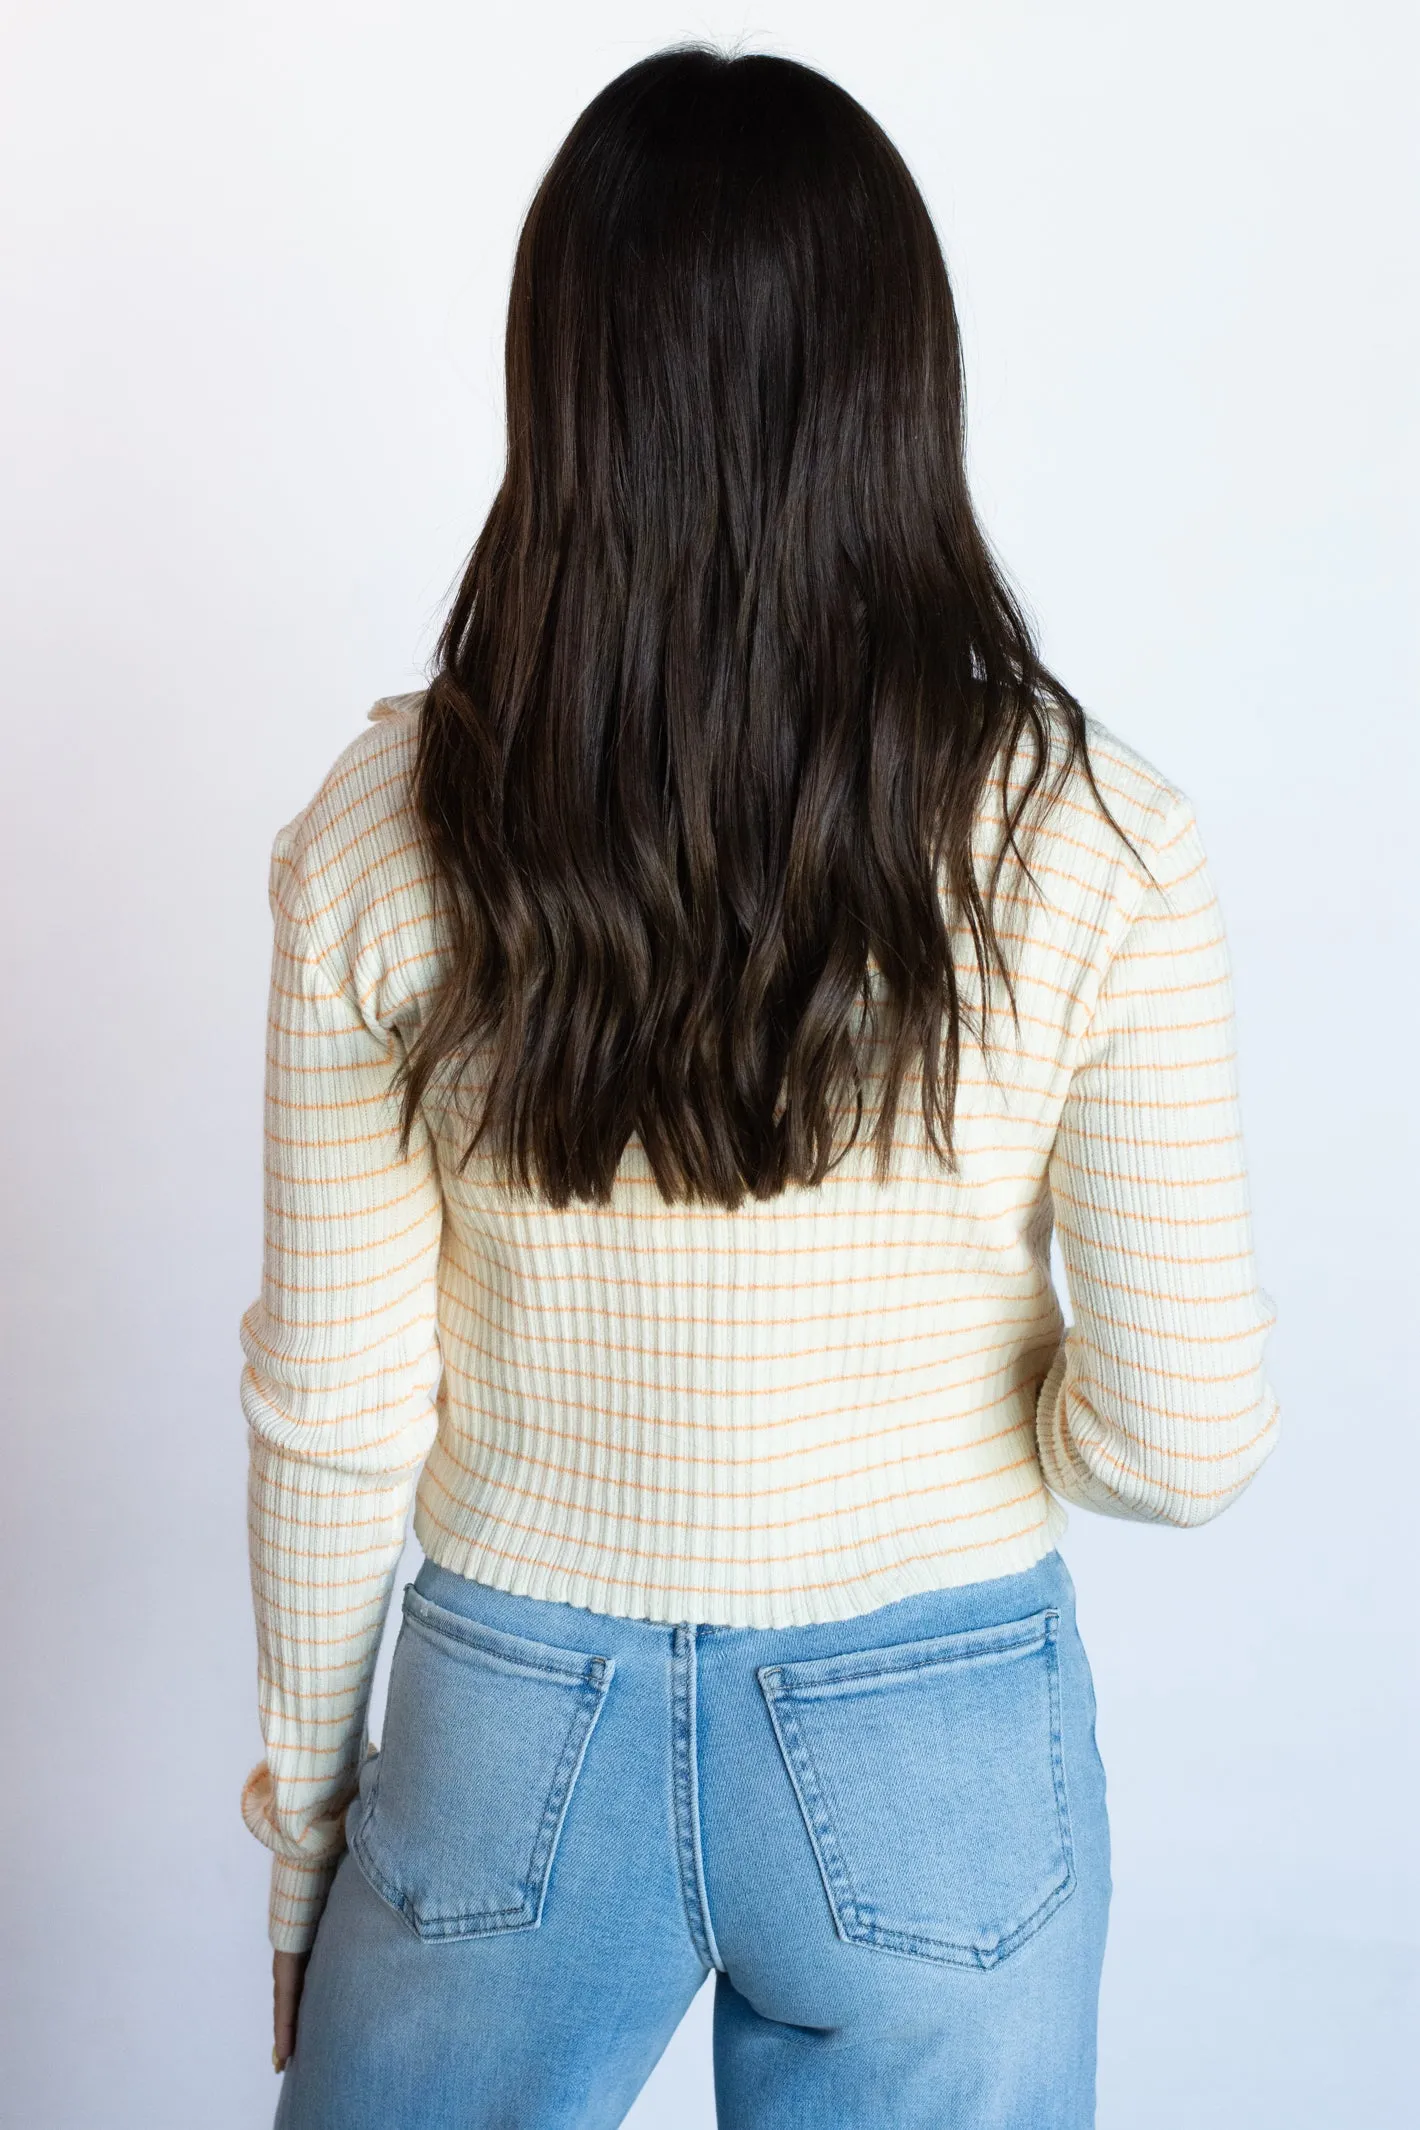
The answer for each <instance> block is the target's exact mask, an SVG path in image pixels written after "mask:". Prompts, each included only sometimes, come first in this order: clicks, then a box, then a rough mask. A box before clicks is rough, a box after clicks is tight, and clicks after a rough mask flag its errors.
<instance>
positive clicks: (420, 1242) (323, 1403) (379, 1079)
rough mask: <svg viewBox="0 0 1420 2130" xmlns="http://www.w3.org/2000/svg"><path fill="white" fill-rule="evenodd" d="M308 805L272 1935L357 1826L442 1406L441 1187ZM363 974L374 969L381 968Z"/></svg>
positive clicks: (280, 1390)
mask: <svg viewBox="0 0 1420 2130" xmlns="http://www.w3.org/2000/svg"><path fill="white" fill-rule="evenodd" d="M297 827H298V823H293V824H291V825H290V826H289V827H288V828H286V829H283V830H282V832H281V834H280V835H279V836H278V837H277V839H276V843H275V845H274V847H273V850H272V859H271V878H270V901H271V910H272V916H273V919H274V923H275V939H274V946H273V954H272V965H271V986H270V1004H269V1012H268V1027H267V1062H266V1094H265V1184H266V1193H265V1241H264V1251H263V1265H262V1284H261V1294H260V1297H259V1299H258V1300H256V1301H254V1302H253V1303H252V1304H251V1306H250V1308H249V1309H248V1310H247V1311H246V1313H245V1314H244V1316H243V1317H242V1321H241V1332H240V1339H241V1347H242V1352H243V1354H244V1356H245V1366H244V1367H243V1369H242V1372H241V1403H242V1408H243V1411H244V1413H245V1415H246V1419H247V1423H248V1427H249V1431H250V1433H249V1442H250V1465H249V1488H248V1506H249V1519H250V1561H251V1586H252V1597H253V1603H254V1606H255V1613H256V1634H257V1658H258V1683H259V1699H260V1716H261V1730H262V1736H263V1739H264V1741H265V1747H266V1756H265V1759H264V1760H263V1761H262V1763H261V1764H260V1766H258V1767H257V1768H255V1769H254V1770H253V1771H252V1774H251V1775H250V1776H249V1777H248V1779H247V1783H246V1787H245V1790H244V1792H243V1796H242V1809H243V1814H244V1817H245V1819H246V1823H247V1825H248V1826H249V1827H250V1828H251V1830H252V1832H253V1833H254V1834H256V1835H257V1836H258V1837H259V1839H260V1840H262V1841H263V1842H265V1843H266V1845H267V1846H268V1848H270V1849H271V1850H272V1851H274V1864H273V1871H272V1887H271V1910H270V1935H271V1941H272V1944H273V1945H274V1946H276V1947H277V1949H278V1950H282V1951H290V1952H302V1951H304V1950H305V1949H306V1948H307V1947H308V1946H309V1944H310V1943H311V1941H312V1939H313V1938H314V1935H315V1929H316V1924H317V1922H318V1921H319V1918H320V1913H321V1909H322V1907H323V1906H324V1902H325V1897H326V1894H327V1892H328V1891H329V1887H330V1881H331V1879H332V1877H333V1875H334V1870H335V1866H336V1864H337V1862H338V1861H339V1857H340V1853H341V1850H342V1848H343V1846H344V1811H345V1807H346V1805H347V1804H348V1803H349V1801H350V1798H351V1797H352V1795H353V1794H354V1791H355V1787H356V1784H357V1781H358V1777H359V1770H360V1766H361V1763H362V1761H363V1759H364V1755H365V1750H366V1715H367V1708H368V1702H369V1694H370V1683H371V1677H372V1674H373V1670H374V1664H375V1659H376V1655H377V1653H378V1649H379V1642H380V1635H381V1630H382V1628H383V1625H384V1619H385V1613H386V1610H387V1608H388V1605H389V1599H390V1592H391V1588H392V1585H393V1581H394V1575H395V1570H396V1568H397V1566H398V1562H399V1558H400V1554H401V1551H402V1548H403V1543H404V1532H405V1525H406V1520H407V1516H408V1511H409V1506H410V1499H411V1496H412V1494H413V1490H414V1484H415V1480H416V1478H417V1475H418V1470H419V1467H420V1465H421V1463H422V1462H423V1459H424V1456H425V1453H426V1451H427V1450H428V1448H429V1445H430V1443H431V1441H432V1439H433V1436H434V1433H435V1427H436V1413H435V1398H436V1394H437V1387H438V1380H439V1375H440V1367H441V1362H440V1352H439V1343H438V1329H437V1282H438V1261H439V1250H440V1241H441V1231H442V1197H441V1191H440V1185H439V1179H438V1172H437V1167H436V1163H435V1158H434V1153H433V1148H432V1144H431V1141H430V1138H429V1135H428V1131H427V1128H426V1126H425V1124H424V1120H423V1119H422V1117H421V1118H416V1120H415V1129H414V1132H413V1134H412V1136H411V1140H410V1148H409V1157H408V1159H407V1160H406V1159H403V1158H401V1156H400V1153H399V1148H398V1115H399V1104H398V1099H397V1097H396V1096H395V1094H393V1093H392V1092H391V1091H390V1079H391V1074H392V1070H393V1067H394V1065H395V1061H396V1054H397V1046H398V1044H399V1042H400V1037H399V1033H398V1030H397V1029H394V1028H385V1027H383V1026H381V1025H380V1023H379V1021H378V1019H376V1018H374V1017H372V1014H371V1012H370V1010H369V1009H368V1007H367V1005H366V1004H365V1003H364V1002H362V999H361V997H360V996H358V995H357V993H358V990H359V988H360V986H359V984H358V983H357V979H356V974H355V970H354V968H353V966H352V959H351V956H350V955H349V954H348V953H347V952H346V951H345V949H344V947H343V945H342V943H341V942H340V941H338V940H337V941H331V940H330V939H327V938H325V937H324V936H323V932H322V924H323V922H326V921H328V915H329V913H328V911H326V910H323V909H322V902H323V899H324V898H323V896H322V890H321V881H320V877H319V871H317V873H316V875H315V877H314V879H306V878H303V877H302V864H301V860H300V857H299V853H298V839H297V838H296V837H295V836H294V835H293V831H294V830H295V829H296V828H297ZM365 988H366V990H367V991H368V989H369V988H370V987H369V986H368V984H366V985H365Z"/></svg>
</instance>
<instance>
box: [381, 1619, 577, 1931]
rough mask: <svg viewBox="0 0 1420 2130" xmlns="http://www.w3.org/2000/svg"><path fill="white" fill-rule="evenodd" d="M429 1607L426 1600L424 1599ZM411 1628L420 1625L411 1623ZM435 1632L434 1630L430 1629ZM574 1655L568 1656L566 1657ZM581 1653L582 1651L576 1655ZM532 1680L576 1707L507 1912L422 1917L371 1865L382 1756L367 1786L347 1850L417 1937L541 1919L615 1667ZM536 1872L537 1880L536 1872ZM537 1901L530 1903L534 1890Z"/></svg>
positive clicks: (522, 1925) (515, 1926)
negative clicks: (571, 1694) (569, 1693)
mask: <svg viewBox="0 0 1420 2130" xmlns="http://www.w3.org/2000/svg"><path fill="white" fill-rule="evenodd" d="M425 1602H426V1603H427V1600H425ZM410 1624H411V1625H413V1626H415V1627H419V1626H422V1625H423V1623H422V1622H420V1621H418V1620H417V1619H416V1620H413V1621H411V1622H410ZM434 1632H435V1633H436V1634H437V1629H436V1630H434ZM479 1654H480V1655H481V1656H484V1657H485V1658H487V1657H489V1656H491V1655H492V1656H496V1653H495V1652H490V1651H487V1650H482V1649H480V1651H479ZM571 1654H573V1652H569V1655H571ZM576 1654H578V1655H580V1654H581V1653H580V1652H576ZM527 1668H528V1670H529V1671H531V1672H533V1674H534V1676H537V1677H541V1678H546V1679H549V1680H552V1681H554V1682H555V1683H556V1684H557V1685H559V1686H568V1685H575V1690H576V1703H575V1707H574V1709H573V1713H572V1719H571V1722H570V1723H569V1725H568V1730H567V1738H566V1741H565V1743H564V1745H563V1748H562V1752H561V1754H560V1755H559V1758H558V1761H557V1765H556V1767H555V1768H554V1770H553V1775H552V1782H551V1785H550V1787H549V1790H548V1796H547V1802H546V1804H545V1805H544V1807H543V1810H542V1815H541V1818H540V1819H539V1821H538V1825H537V1830H536V1832H535V1834H534V1836H533V1846H532V1853H531V1855H530V1857H529V1859H528V1865H527V1868H526V1870H525V1872H524V1875H523V1898H522V1900H521V1901H519V1902H518V1903H516V1904H515V1905H514V1906H512V1907H509V1908H474V1909H463V1910H459V1911H456V1912H441V1913H437V1914H433V1915H428V1914H421V1913H420V1912H419V1910H418V1909H417V1908H416V1907H415V1905H414V1902H413V1900H412V1899H411V1897H410V1896H409V1894H408V1893H406V1892H405V1891H404V1889H403V1888H402V1887H400V1886H398V1885H397V1884H396V1883H395V1882H394V1881H393V1880H391V1879H390V1878H389V1877H388V1876H387V1875H386V1874H385V1872H384V1871H383V1870H381V1868H380V1866H379V1864H378V1863H377V1862H376V1861H375V1858H374V1855H373V1853H372V1851H371V1846H370V1840H369V1835H370V1831H371V1828H372V1825H373V1820H374V1813H375V1805H376V1801H377V1799H378V1797H379V1787H380V1773H381V1763H382V1762H383V1758H384V1755H383V1752H381V1754H380V1755H379V1756H378V1758H377V1760H376V1765H375V1772H374V1779H373V1781H372V1782H371V1785H370V1796H369V1801H368V1803H367V1805H366V1807H365V1810H364V1811H363V1812H362V1813H361V1816H360V1823H359V1826H358V1827H357V1828H356V1831H355V1834H354V1836H353V1837H352V1839H351V1841H350V1845H349V1846H350V1852H351V1854H352V1856H353V1857H354V1859H355V1861H356V1863H357V1864H358V1865H359V1867H360V1869H361V1871H362V1872H363V1873H364V1875H365V1877H366V1878H367V1879H368V1880H369V1882H370V1885H371V1886H372V1888H373V1889H374V1891H375V1892H376V1893H377V1894H379V1896H380V1897H381V1899H382V1900H384V1901H386V1902H387V1903H388V1904H389V1906H390V1907H391V1908H393V1909H394V1910H395V1912H396V1913H397V1914H398V1915H399V1916H400V1917H401V1919H402V1920H403V1921H404V1922H405V1923H406V1924H407V1925H408V1927H409V1928H410V1930H412V1931H413V1933H414V1935H415V1936H416V1937H418V1938H425V1939H430V1938H434V1939H453V1938H470V1937H480V1938H481V1937H495V1936H497V1935H499V1934H500V1933H502V1932H505V1931H513V1930H531V1929H536V1928H537V1926H538V1924H539V1923H540V1922H541V1920H542V1911H543V1907H544V1905H545V1903H546V1899H547V1888H548V1884H549V1881H550V1879H551V1876H552V1864H553V1859H554V1857H555V1855H556V1852H557V1846H558V1842H559V1839H560V1837H561V1832H562V1824H563V1821H564V1820H565V1818H566V1816H567V1809H568V1806H569V1804H570V1803H571V1798H572V1789H573V1785H574V1784H575V1782H576V1779H577V1775H578V1773H579V1772H580V1769H581V1765H582V1761H583V1759H584V1758H585V1756H586V1750H587V1746H588V1743H589V1741H590V1739H591V1735H592V1732H593V1731H594V1730H595V1728H596V1724H597V1719H598V1717H599V1716H600V1714H601V1711H602V1705H603V1703H604V1701H605V1699H606V1693H607V1688H608V1686H609V1685H610V1683H611V1676H612V1673H613V1672H614V1670H615V1669H616V1663H615V1659H614V1658H612V1657H599V1656H590V1657H587V1658H586V1659H585V1663H584V1669H583V1676H582V1678H581V1679H580V1680H576V1679H574V1678H572V1677H569V1675H568V1674H567V1673H565V1672H560V1671H553V1670H551V1669H547V1670H542V1671H538V1670H537V1669H536V1668H535V1667H533V1666H529V1667H527ZM539 1873H540V1875H541V1876H540V1879H539V1878H538V1876H537V1874H539ZM534 1886H536V1889H537V1899H536V1902H534V1901H533V1900H532V1899H531V1893H532V1889H533V1887H534Z"/></svg>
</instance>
